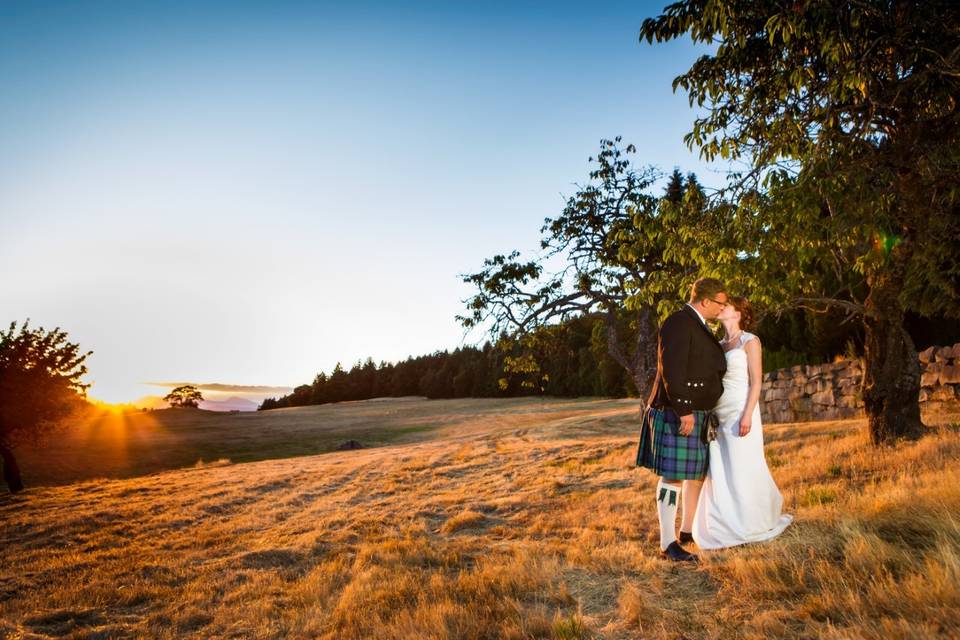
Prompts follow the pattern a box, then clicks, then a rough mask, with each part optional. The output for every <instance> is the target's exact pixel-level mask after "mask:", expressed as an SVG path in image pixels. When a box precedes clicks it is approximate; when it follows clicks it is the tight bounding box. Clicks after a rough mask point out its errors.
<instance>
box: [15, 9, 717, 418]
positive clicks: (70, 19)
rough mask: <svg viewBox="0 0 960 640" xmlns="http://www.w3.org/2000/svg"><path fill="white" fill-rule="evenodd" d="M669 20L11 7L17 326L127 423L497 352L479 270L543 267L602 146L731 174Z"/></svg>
mask: <svg viewBox="0 0 960 640" xmlns="http://www.w3.org/2000/svg"><path fill="white" fill-rule="evenodd" d="M662 7H663V4H662V3H641V4H640V5H628V4H627V3H617V4H608V5H603V6H602V7H597V6H594V5H586V4H582V5H576V4H573V3H562V4H555V3H552V4H549V5H548V4H546V3H526V4H523V5H513V4H511V5H495V6H489V5H488V6H485V7H482V8H478V7H473V6H451V5H448V4H444V3H428V2H421V3H415V4H409V5H404V6H403V7H395V6H389V5H388V4H386V3H364V4H363V5H352V6H351V7H349V8H345V7H342V6H338V5H319V6H312V7H305V6H302V5H300V4H298V3H277V4H271V5H270V6H269V7H260V6H257V5H254V4H252V3H250V4H248V3H236V4H231V5H227V4H220V3H214V4H210V5H205V6H203V7H197V6H193V5H190V4H188V3H171V4H165V5H163V6H156V5H138V6H129V5H126V4H123V3H118V2H96V3H91V4H85V5H84V6H83V7H81V6H79V5H71V4H68V3H53V4H44V5H35V4H31V3H6V4H4V6H3V7H2V8H0V16H2V17H3V20H0V78H2V80H3V81H4V84H5V86H6V87H7V88H8V90H7V91H6V92H5V93H4V96H3V97H0V116H2V118H0V140H3V142H4V144H3V145H2V147H0V148H2V151H0V212H2V214H0V215H2V221H0V222H2V228H3V231H4V233H3V234H2V235H0V238H2V239H0V267H2V268H4V269H5V270H6V271H7V272H8V273H18V274H22V275H21V276H20V277H18V278H8V279H5V281H4V282H3V283H2V284H0V301H2V302H0V311H2V314H0V316H2V318H3V319H4V321H6V322H8V323H9V322H11V321H16V322H22V321H24V320H25V319H27V318H30V319H31V324H32V325H34V326H44V327H48V328H52V327H54V326H59V327H61V328H62V329H63V330H64V331H66V332H67V333H68V335H69V337H70V340H71V341H72V342H77V343H79V345H80V347H81V349H82V350H83V351H87V350H91V351H93V355H92V356H91V357H90V358H89V359H88V360H87V365H88V367H89V373H88V374H87V376H85V381H86V382H90V383H92V385H93V386H92V387H91V388H90V390H89V395H90V397H91V398H95V399H98V400H101V401H103V402H107V403H130V402H135V401H136V400H138V399H139V398H142V397H143V396H144V395H150V394H149V393H147V392H148V391H149V390H150V389H155V387H152V386H150V384H149V381H156V380H207V381H212V382H207V383H205V384H207V385H210V384H224V385H241V386H250V385H266V386H270V387H283V388H291V389H292V388H293V387H295V386H297V385H300V384H305V383H308V382H309V381H310V380H312V379H313V377H314V376H315V375H316V374H317V373H318V372H320V371H324V372H327V373H329V372H330V371H331V370H332V369H333V367H334V365H335V364H336V363H337V362H340V363H342V364H343V366H344V367H346V368H349V366H351V365H352V363H354V362H357V361H364V360H366V358H368V357H369V358H372V359H373V360H374V362H377V363H379V362H381V361H387V362H398V361H401V360H403V359H405V358H407V357H411V356H413V357H415V356H418V355H424V354H428V353H432V352H435V351H442V350H453V349H455V348H457V347H460V346H467V345H477V344H482V342H483V341H484V340H485V339H486V337H485V336H483V335H482V334H480V333H479V332H473V333H472V334H468V335H466V336H465V334H464V331H463V329H462V327H460V325H459V324H458V323H457V322H456V321H455V319H454V316H455V315H456V314H457V313H459V312H461V311H462V310H463V305H462V304H461V300H463V299H464V298H466V297H467V296H468V295H469V293H470V291H471V290H470V288H469V287H468V286H467V285H465V284H463V283H462V282H461V281H460V278H459V277H458V274H461V273H470V272H472V271H475V270H477V269H479V268H480V266H481V265H482V262H483V259H484V258H487V257H490V256H492V255H494V254H498V253H509V252H510V251H511V250H513V249H518V250H520V251H521V252H523V254H524V255H530V254H535V253H536V251H537V248H538V246H539V237H540V236H539V228H540V225H541V224H542V222H543V219H544V218H545V217H552V216H555V215H557V214H558V213H559V212H560V211H561V210H562V207H563V204H564V201H565V198H566V197H568V196H570V195H572V194H573V193H574V192H575V190H576V184H577V183H584V182H586V181H587V178H588V172H589V170H590V165H589V163H588V162H587V158H588V157H589V156H591V155H595V154H596V152H597V151H598V149H599V143H600V140H601V139H603V138H613V137H615V136H618V135H620V136H622V137H623V142H624V144H631V143H632V144H634V145H636V147H637V149H638V153H637V154H636V155H635V156H633V160H634V161H635V163H636V165H637V166H641V167H642V166H645V165H654V166H657V167H658V168H659V169H660V170H661V171H662V172H663V173H665V174H669V173H670V171H671V170H672V169H673V168H674V167H679V168H680V170H681V171H683V172H684V173H687V172H691V171H692V172H695V173H697V175H698V177H699V178H700V180H701V182H702V183H703V184H704V185H706V186H708V187H711V186H716V185H718V183H719V181H720V180H721V179H722V174H721V172H719V170H718V169H717V168H716V167H717V165H708V164H706V163H703V162H701V161H700V160H699V158H698V155H697V153H696V152H691V151H690V150H688V149H687V148H686V146H685V144H684V142H683V139H682V138H683V135H684V134H685V133H686V132H687V131H689V129H690V127H691V125H692V122H693V119H694V117H695V113H696V112H695V110H693V109H691V108H690V107H689V105H688V101H687V96H686V95H684V94H683V93H682V92H681V93H677V94H674V93H673V91H672V90H671V81H672V79H673V78H674V77H675V76H676V75H678V74H679V73H681V72H683V71H685V70H686V69H687V68H688V67H689V66H690V64H691V63H692V62H693V61H694V60H695V59H696V57H697V56H698V55H700V54H701V53H703V52H704V51H705V49H703V48H698V47H695V46H694V45H693V44H690V43H686V42H684V43H679V42H676V43H664V44H660V45H657V46H651V45H648V44H646V43H640V42H639V40H638V36H639V27H640V23H641V22H642V20H643V19H644V18H645V17H649V16H651V15H654V14H655V13H657V12H658V11H659V10H660V9H662ZM25 61H28V62H27V63H25Z"/></svg>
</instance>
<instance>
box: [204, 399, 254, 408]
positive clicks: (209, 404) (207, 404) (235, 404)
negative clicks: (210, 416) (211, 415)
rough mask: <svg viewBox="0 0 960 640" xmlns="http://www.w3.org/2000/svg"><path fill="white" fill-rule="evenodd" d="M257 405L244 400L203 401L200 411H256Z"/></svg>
mask: <svg viewBox="0 0 960 640" xmlns="http://www.w3.org/2000/svg"><path fill="white" fill-rule="evenodd" d="M257 406H258V405H257V403H256V402H254V401H252V400H247V399H246V398H237V397H232V398H227V399H226V400H204V401H203V402H201V403H200V408H201V409H206V410H207V411H256V410H257Z"/></svg>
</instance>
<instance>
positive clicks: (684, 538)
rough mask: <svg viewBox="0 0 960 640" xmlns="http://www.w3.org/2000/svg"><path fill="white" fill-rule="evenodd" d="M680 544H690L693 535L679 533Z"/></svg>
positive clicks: (683, 532) (684, 532)
mask: <svg viewBox="0 0 960 640" xmlns="http://www.w3.org/2000/svg"><path fill="white" fill-rule="evenodd" d="M679 542H680V544H690V543H691V542H693V533H687V532H686V531H681V532H680V539H679Z"/></svg>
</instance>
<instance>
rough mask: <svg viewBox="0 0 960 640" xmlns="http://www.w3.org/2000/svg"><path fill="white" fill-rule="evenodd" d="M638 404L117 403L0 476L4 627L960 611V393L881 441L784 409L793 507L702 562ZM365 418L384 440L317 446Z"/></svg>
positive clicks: (202, 628) (678, 625) (99, 629)
mask: <svg viewBox="0 0 960 640" xmlns="http://www.w3.org/2000/svg"><path fill="white" fill-rule="evenodd" d="M638 409H639V405H638V403H637V402H636V401H635V400H596V399H581V400H557V399H552V400H540V399H516V400H450V401H425V400H416V399H397V400H377V401H367V402H357V403H345V404H342V405H331V406H320V407H303V408H297V409H284V410H279V411H271V412H264V413H261V414H256V415H251V414H225V415H212V416H211V415H203V412H194V413H193V414H190V413H189V412H181V413H174V412H169V413H168V412H152V414H150V413H147V414H144V415H137V416H133V415H127V416H120V417H115V419H117V420H124V421H126V423H127V427H128V433H127V434H126V435H125V436H121V435H118V433H117V432H115V431H114V430H115V429H117V428H119V427H117V425H113V426H111V427H110V428H109V429H106V428H104V429H102V431H103V433H100V435H99V436H97V435H96V434H91V433H87V434H85V435H83V438H81V435H77V434H74V435H72V436H70V437H69V438H68V437H62V438H59V439H57V440H56V441H55V442H51V443H50V445H51V447H52V448H51V449H50V452H49V458H48V459H49V460H51V461H53V462H55V463H56V464H54V465H53V466H51V467H50V468H49V469H47V470H46V471H45V472H44V473H46V476H44V473H41V472H40V471H35V472H33V473H34V476H33V480H34V481H35V482H34V484H33V486H30V488H28V489H27V491H25V492H24V493H23V494H20V495H17V496H4V497H2V498H0V638H2V637H7V638H48V637H69V638H115V637H116V638H122V637H137V638H139V637H146V638H182V637H197V638H209V637H224V638H324V639H331V640H332V639H334V638H336V639H340V638H436V639H440V638H462V639H469V638H478V639H479V638H491V639H492V638H508V639H518V640H519V639H522V638H557V639H567V638H609V639H626V638H776V637H784V638H877V639H879V638H884V639H887V638H891V637H896V638H940V637H960V482H958V480H960V477H958V476H960V471H958V469H957V460H958V458H960V427H958V426H957V423H958V422H960V415H941V416H928V417H927V421H928V423H929V424H930V425H931V427H930V430H929V433H928V434H927V435H926V436H925V437H923V438H922V439H920V440H919V441H915V442H904V443H901V444H899V445H898V446H896V447H894V448H885V449H874V448H872V447H870V446H869V445H868V443H867V437H866V434H865V432H864V426H865V422H864V421H862V420H849V421H839V422H823V423H810V424H781V425H767V426H765V438H766V442H767V448H766V451H767V459H768V463H769V465H770V467H771V470H772V472H773V474H774V477H775V478H776V480H777V482H778V484H779V486H780V488H781V490H782V491H783V494H784V497H785V502H786V509H787V511H788V512H790V513H793V514H794V515H795V517H796V521H795V524H794V525H792V526H791V527H790V528H789V529H788V530H787V531H786V532H785V533H784V534H783V535H782V536H780V537H779V538H777V539H775V540H773V541H771V542H768V543H763V544H757V545H750V546H746V547H741V548H733V549H729V550H724V551H719V552H713V553H708V552H704V553H703V554H702V556H703V562H702V563H701V564H700V565H699V566H697V567H692V566H678V565H675V564H672V563H668V562H666V561H664V560H661V559H660V558H659V557H658V553H657V552H658V546H657V540H658V537H657V523H656V513H655V510H654V508H653V498H652V487H653V485H654V483H655V481H654V478H653V476H652V475H650V473H649V472H647V471H646V470H640V469H636V468H634V467H633V466H632V460H633V456H634V452H635V448H636V430H637V412H638ZM104 419H106V418H104ZM111 419H114V418H111ZM140 420H142V421H143V422H142V423H141V422H136V421H140ZM181 421H182V422H181ZM134 424H137V425H139V426H130V425H134ZM84 438H85V439H84ZM347 438H355V439H358V440H360V441H361V442H366V443H367V444H370V445H375V446H371V448H367V449H359V450H351V451H333V452H328V453H321V452H323V451H330V450H331V449H333V448H335V447H336V444H337V443H338V442H340V441H342V440H343V439H347ZM111 441H113V442H114V443H116V442H123V443H125V447H124V448H123V449H122V453H116V452H114V454H113V455H106V453H107V452H108V450H110V449H109V447H110V445H109V444H108V443H109V442H111ZM71 443H72V444H71ZM81 445H83V446H86V447H87V449H83V446H81ZM91 452H92V453H91ZM150 452H152V455H153V457H152V458H149V457H146V458H145V456H146V455H147V453H150ZM312 454H317V455H312ZM36 455H39V452H37V453H36ZM279 456H294V457H279ZM278 457H279V459H268V458H278ZM144 460H146V461H144ZM198 460H202V462H199V463H198ZM83 461H87V462H88V463H89V464H88V465H87V466H86V467H84V464H83ZM97 461H99V462H97ZM98 464H99V465H100V466H97V465H98ZM26 466H27V465H26V463H25V477H26V478H28V484H29V478H30V477H29V476H28V475H27V468H26ZM178 466H179V468H177V467H178ZM161 469H166V470H161ZM84 474H87V475H88V479H79V478H81V477H82V476H83V475H84ZM144 474H145V475H144ZM111 476H112V477H111Z"/></svg>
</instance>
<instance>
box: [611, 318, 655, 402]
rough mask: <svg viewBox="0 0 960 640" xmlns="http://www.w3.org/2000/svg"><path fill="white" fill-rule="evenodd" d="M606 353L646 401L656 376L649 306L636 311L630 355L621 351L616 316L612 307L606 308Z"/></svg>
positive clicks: (652, 319)
mask: <svg viewBox="0 0 960 640" xmlns="http://www.w3.org/2000/svg"><path fill="white" fill-rule="evenodd" d="M606 325H607V352H608V353H609V354H610V356H611V357H612V358H613V359H614V360H615V361H616V362H617V363H618V364H619V365H620V366H622V367H623V368H624V369H625V370H626V372H627V374H628V375H629V376H630V379H631V380H633V384H634V387H636V389H637V393H638V394H639V397H640V399H641V400H644V401H645V400H646V399H647V398H648V397H649V395H650V390H651V388H652V387H653V381H654V378H656V375H657V324H656V314H655V313H654V310H653V308H652V307H649V306H646V305H644V306H643V307H641V308H640V311H639V312H638V313H637V333H636V338H635V341H634V349H633V353H632V354H629V355H628V354H627V353H625V352H624V350H623V347H622V345H621V343H620V336H619V334H618V333H617V316H616V312H615V311H614V309H613V308H610V309H608V310H607V313H606Z"/></svg>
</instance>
